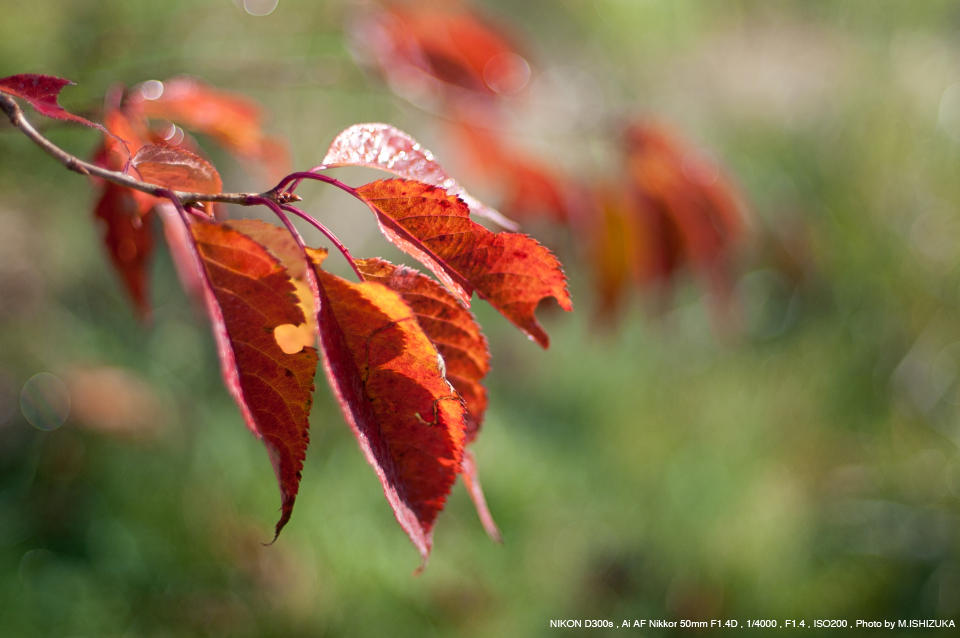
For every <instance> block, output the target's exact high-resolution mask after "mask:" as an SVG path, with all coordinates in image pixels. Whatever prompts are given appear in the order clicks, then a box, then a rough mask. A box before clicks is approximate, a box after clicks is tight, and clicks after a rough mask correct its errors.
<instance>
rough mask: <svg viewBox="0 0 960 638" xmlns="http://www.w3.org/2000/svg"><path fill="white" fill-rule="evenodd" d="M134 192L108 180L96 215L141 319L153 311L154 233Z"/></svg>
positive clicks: (117, 268) (104, 238) (111, 257)
mask: <svg viewBox="0 0 960 638" xmlns="http://www.w3.org/2000/svg"><path fill="white" fill-rule="evenodd" d="M132 193H133V191H131V190H130V189H128V188H125V187H123V186H117V185H116V184H110V183H107V184H106V186H105V187H104V189H103V193H102V194H101V196H100V200H99V201H98V202H97V207H96V209H95V210H94V215H95V216H96V217H97V219H99V220H101V221H102V222H103V225H104V227H105V229H104V233H103V241H104V244H105V246H106V248H107V253H108V254H109V255H110V261H111V262H112V263H113V266H114V268H116V270H117V272H118V273H119V274H120V277H121V279H122V280H123V284H124V286H125V287H126V289H127V292H128V293H129V294H130V298H131V299H132V300H133V306H134V309H135V310H136V313H137V315H138V316H139V317H140V319H146V317H147V316H148V315H149V314H150V299H149V291H148V281H149V273H150V271H149V265H150V256H151V254H152V253H153V235H152V233H151V231H150V218H149V217H145V216H143V214H142V212H141V210H140V208H139V205H138V203H137V200H136V199H135V198H134V197H133V196H132Z"/></svg>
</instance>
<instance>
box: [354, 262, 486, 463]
mask: <svg viewBox="0 0 960 638" xmlns="http://www.w3.org/2000/svg"><path fill="white" fill-rule="evenodd" d="M355 263H356V264H357V267H358V268H359V269H360V272H362V273H363V276H364V277H365V278H366V280H367V281H373V282H376V283H379V284H383V285H384V286H386V287H387V288H389V289H391V290H393V291H395V292H398V293H400V296H401V297H403V300H404V301H405V302H406V303H407V305H408V306H410V309H411V310H412V311H413V314H414V315H415V316H416V318H417V323H418V324H420V327H421V328H422V329H423V331H424V333H426V335H427V338H428V339H430V341H431V342H432V343H433V345H434V346H435V347H436V349H437V351H438V352H439V353H440V354H441V355H442V356H443V361H444V365H445V368H446V377H447V380H448V381H450V384H451V385H452V386H453V388H454V389H455V390H456V391H457V393H458V394H459V395H460V396H461V397H462V398H463V400H464V403H465V404H466V407H467V416H466V423H467V432H466V443H467V444H469V443H471V442H472V441H473V440H474V439H475V438H476V437H477V432H478V430H479V429H480V425H481V424H482V423H483V417H484V414H485V413H486V411H487V390H486V388H484V387H483V385H482V384H481V383H480V382H481V380H483V378H484V377H485V376H486V375H487V372H489V371H490V351H489V349H488V348H487V339H486V337H484V336H483V333H482V332H481V331H480V326H479V325H478V324H477V320H476V319H474V317H473V314H472V313H471V312H470V311H469V310H467V309H466V308H464V307H463V305H462V304H461V303H460V301H459V300H458V299H457V298H456V297H454V296H453V294H452V293H451V292H450V291H449V290H447V289H446V288H444V287H443V286H441V285H440V284H438V283H437V282H436V281H434V280H433V279H430V278H429V277H426V276H424V275H422V274H420V273H419V272H417V271H416V270H414V269H412V268H407V267H406V266H394V265H393V264H391V263H390V262H387V261H384V260H382V259H377V258H373V259H357V260H355Z"/></svg>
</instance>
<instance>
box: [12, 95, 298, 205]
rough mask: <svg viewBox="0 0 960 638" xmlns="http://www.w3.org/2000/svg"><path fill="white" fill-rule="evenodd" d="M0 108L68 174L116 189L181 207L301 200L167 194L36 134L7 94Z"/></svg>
mask: <svg viewBox="0 0 960 638" xmlns="http://www.w3.org/2000/svg"><path fill="white" fill-rule="evenodd" d="M0 109H2V110H3V112H4V113H6V114H7V117H9V118H10V123H11V124H13V126H14V127H16V128H18V129H20V131H21V132H22V133H23V134H24V135H26V136H27V137H28V138H30V140H31V141H33V143H34V144H36V145H37V146H39V147H40V148H42V149H43V150H44V151H46V152H47V154H48V155H50V156H51V157H53V158H54V159H55V160H57V161H58V162H60V163H61V164H63V165H64V166H66V167H67V168H68V169H70V170H71V171H74V172H75V173H80V174H81V175H86V176H90V175H93V176H96V177H99V178H101V179H104V180H106V181H108V182H111V183H113V184H117V185H118V186H126V187H127V188H132V189H133V190H137V191H141V192H144V193H147V194H149V195H153V196H154V197H166V195H165V194H164V193H173V194H174V195H175V196H176V197H177V199H178V200H179V201H180V203H181V205H184V206H185V205H188V204H192V203H196V202H220V203H222V204H238V205H240V206H252V205H254V204H250V203H249V202H250V198H251V197H258V198H260V199H265V200H268V201H272V202H274V203H277V204H287V203H289V202H295V201H300V198H299V197H297V196H296V195H294V194H292V193H283V192H280V190H279V189H272V190H269V191H266V192H264V193H217V194H215V195H211V194H208V193H185V192H181V191H170V190H168V189H166V188H164V187H162V186H157V185H156V184H148V183H147V182H141V181H140V180H138V179H134V178H133V177H130V176H129V175H127V174H125V173H119V172H117V171H111V170H108V169H106V168H102V167H100V166H96V165H95V164H91V163H90V162H85V161H83V160H82V159H80V158H78V157H75V156H73V155H71V154H70V153H68V152H66V151H65V150H63V149H62V148H60V147H59V146H57V145H56V144H54V143H53V142H51V141H50V140H48V139H47V138H46V137H44V136H43V135H42V134H41V133H40V132H39V131H37V129H35V128H33V126H32V125H31V124H30V122H29V121H27V118H26V117H24V115H23V111H22V110H21V109H20V105H19V104H17V102H16V101H15V100H14V99H13V98H11V97H10V96H9V95H5V94H3V93H0ZM258 203H259V202H258Z"/></svg>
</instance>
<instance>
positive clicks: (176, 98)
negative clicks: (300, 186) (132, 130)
mask: <svg viewBox="0 0 960 638" xmlns="http://www.w3.org/2000/svg"><path fill="white" fill-rule="evenodd" d="M162 87H163V88H162V93H161V94H160V95H159V96H158V97H154V96H153V95H148V94H145V93H144V91H139V92H135V93H134V94H133V95H132V96H131V101H132V102H133V103H134V104H135V105H136V106H137V107H139V108H140V109H141V110H142V112H143V114H144V115H145V116H146V117H149V118H156V119H166V120H170V121H172V122H176V123H177V124H180V125H181V126H184V127H185V128H189V129H191V130H193V131H196V132H198V133H203V134H205V135H209V136H210V137H212V138H214V139H215V140H216V141H217V142H218V143H219V144H220V145H221V146H223V147H224V148H225V149H227V150H228V151H230V152H231V153H233V154H234V155H237V156H238V157H240V158H242V159H247V160H252V161H255V162H259V163H260V164H261V165H263V167H264V168H265V169H266V170H267V171H268V172H269V173H270V175H271V177H273V176H275V175H276V176H280V175H284V174H285V173H286V172H287V169H288V167H289V163H290V161H289V153H288V152H287V149H286V145H285V144H283V142H282V141H280V140H279V139H277V138H272V137H268V136H267V135H265V134H264V132H263V129H262V120H263V108H262V107H261V106H260V105H259V104H257V103H256V102H254V101H253V100H251V99H250V98H248V97H246V96H244V95H240V94H237V93H232V92H229V91H223V90H220V89H217V88H214V87H212V86H209V85H208V84H205V83H203V82H201V81H199V80H196V79H194V78H190V77H185V76H180V77H176V78H172V79H170V80H167V81H166V82H163V83H162Z"/></svg>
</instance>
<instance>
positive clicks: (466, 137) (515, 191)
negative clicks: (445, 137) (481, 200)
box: [452, 123, 575, 222]
mask: <svg viewBox="0 0 960 638" xmlns="http://www.w3.org/2000/svg"><path fill="white" fill-rule="evenodd" d="M452 134H453V135H454V136H456V138H457V141H458V142H459V144H457V148H459V149H460V150H461V151H462V152H463V153H464V154H465V156H466V158H467V161H468V162H469V163H470V165H471V167H472V168H473V169H474V171H475V172H476V173H477V174H478V175H479V177H480V178H481V179H484V180H485V181H486V182H487V183H488V184H489V185H490V187H491V188H493V189H496V190H499V192H500V197H501V204H500V206H501V208H502V209H503V210H505V211H507V215H510V216H511V217H515V218H517V219H520V220H525V219H530V218H534V217H537V216H546V217H548V218H550V219H552V220H553V221H556V222H565V221H568V220H569V219H570V218H571V217H572V214H571V213H572V208H573V206H574V202H575V192H574V186H573V185H572V183H571V181H570V180H568V179H565V178H564V177H563V176H561V175H560V174H558V173H557V172H556V171H554V170H551V169H550V168H548V167H547V166H546V165H544V164H543V163H542V162H540V161H537V160H535V159H533V158H530V157H527V156H525V155H524V154H523V153H520V152H519V151H516V150H514V149H510V148H509V147H508V145H507V144H506V143H504V142H503V141H502V140H501V139H500V136H499V135H498V134H497V133H496V132H494V131H492V130H487V129H481V128H479V127H476V126H471V125H469V124H466V123H461V124H457V125H455V126H453V127H452Z"/></svg>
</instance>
